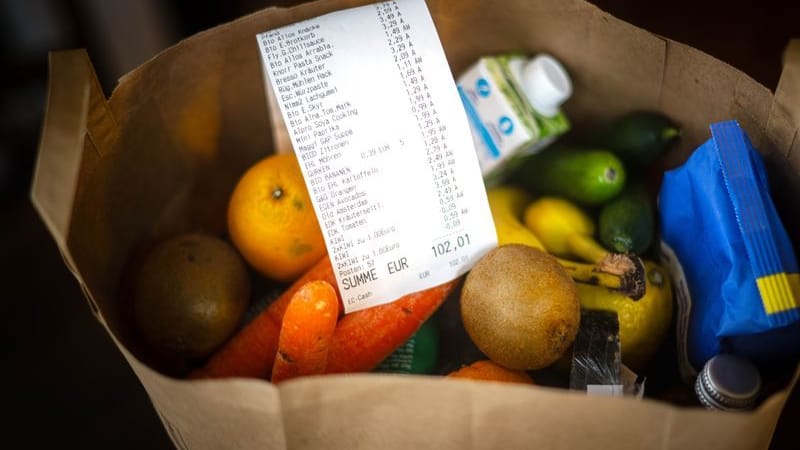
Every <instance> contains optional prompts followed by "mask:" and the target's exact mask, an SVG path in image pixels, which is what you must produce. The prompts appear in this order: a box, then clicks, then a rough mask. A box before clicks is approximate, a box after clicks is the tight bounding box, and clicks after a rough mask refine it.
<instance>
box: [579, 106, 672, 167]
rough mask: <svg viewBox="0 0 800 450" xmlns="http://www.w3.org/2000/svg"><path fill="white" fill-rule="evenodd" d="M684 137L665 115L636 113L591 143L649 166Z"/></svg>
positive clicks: (604, 131) (608, 128)
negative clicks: (681, 136)
mask: <svg viewBox="0 0 800 450" xmlns="http://www.w3.org/2000/svg"><path fill="white" fill-rule="evenodd" d="M680 134H681V130H680V129H679V128H678V126H677V125H675V124H674V123H673V122H672V121H671V120H670V119H669V118H668V117H666V116H664V115H663V114H661V113H657V112H651V111H634V112H631V113H628V114H626V115H624V116H622V117H620V118H618V119H616V120H614V121H613V122H611V123H610V124H609V125H608V126H606V128H604V129H602V130H601V131H599V132H598V133H597V134H596V135H594V136H593V137H592V138H590V139H589V141H588V144H589V145H592V146H600V147H604V148H607V149H609V150H611V151H612V152H614V153H615V154H617V155H619V157H620V158H622V160H623V161H625V162H626V163H631V164H635V165H640V166H646V165H649V164H651V163H652V162H653V161H655V160H656V158H658V157H659V156H661V155H662V154H663V153H664V152H665V151H666V150H667V149H669V148H670V147H671V146H672V145H673V144H674V143H675V142H676V141H677V140H678V138H679V137H680Z"/></svg>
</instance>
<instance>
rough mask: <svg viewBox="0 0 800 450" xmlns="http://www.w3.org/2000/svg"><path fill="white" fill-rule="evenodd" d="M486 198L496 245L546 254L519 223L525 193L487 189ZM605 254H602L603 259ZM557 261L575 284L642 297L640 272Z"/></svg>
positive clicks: (609, 266)
mask: <svg viewBox="0 0 800 450" xmlns="http://www.w3.org/2000/svg"><path fill="white" fill-rule="evenodd" d="M487 197H488V199H489V208H490V209H491V211H492V218H493V219H494V224H495V229H496V230H497V241H498V244H499V245H505V244H525V245H529V246H531V247H534V248H537V249H539V250H542V251H547V248H546V246H545V245H543V243H542V241H541V240H540V239H539V237H538V236H537V235H536V234H535V233H534V232H533V231H531V229H530V228H528V227H526V226H525V224H523V223H522V221H521V217H522V214H523V211H524V210H525V207H526V206H527V205H528V204H529V203H530V197H529V196H528V194H527V193H526V192H525V191H523V190H521V189H519V188H516V187H511V186H499V187H494V188H491V189H489V190H488V191H487ZM592 226H593V225H592ZM607 253H608V252H604V256H605V255H606V254H607ZM558 261H559V263H561V265H562V266H563V267H564V268H565V269H566V270H567V271H568V272H569V273H570V274H571V275H572V278H573V279H574V280H575V281H577V282H580V283H588V284H595V285H599V286H604V287H607V288H609V289H613V290H616V291H619V292H621V293H624V294H625V295H628V296H630V297H633V298H639V297H641V296H642V295H644V286H645V283H644V280H643V279H642V278H643V276H642V274H643V272H644V270H643V269H642V270H640V271H639V274H638V277H637V276H635V275H632V271H619V270H617V269H618V268H617V266H614V265H607V264H594V265H593V264H584V263H579V262H575V261H569V260H566V259H563V258H558Z"/></svg>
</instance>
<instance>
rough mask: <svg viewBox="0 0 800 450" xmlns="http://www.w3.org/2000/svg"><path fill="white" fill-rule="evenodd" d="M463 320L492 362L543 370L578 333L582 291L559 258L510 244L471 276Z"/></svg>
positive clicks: (481, 263) (466, 283)
mask: <svg viewBox="0 0 800 450" xmlns="http://www.w3.org/2000/svg"><path fill="white" fill-rule="evenodd" d="M461 319H462V321H463V323H464V329H465V330H466V331H467V334H468V335H469V337H470V338H471V339H472V341H473V342H474V343H475V345H476V346H477V347H478V348H479V349H480V350H481V351H482V352H483V353H484V354H485V355H486V356H488V357H489V359H491V360H492V361H494V362H496V363H498V364H500V365H502V366H505V367H507V368H509V369H516V370H536V369H541V368H543V367H547V366H548V365H550V364H552V363H553V362H554V361H555V360H556V359H558V358H559V357H560V356H561V355H562V354H563V353H564V351H565V350H566V349H567V348H569V347H570V345H572V341H573V340H574V339H575V335H576V334H577V333H578V324H579V322H580V304H579V301H578V292H577V290H576V288H575V282H573V281H572V278H570V276H569V274H567V272H566V271H565V270H564V268H563V267H561V265H559V263H558V261H557V260H556V259H555V258H554V257H553V256H550V255H548V254H547V253H545V252H543V251H541V250H537V249H535V248H533V247H529V246H527V245H519V244H509V245H504V246H501V247H498V248H496V249H494V250H492V251H490V252H489V253H487V254H486V256H484V257H483V258H481V260H480V261H478V263H477V264H475V266H474V267H473V268H472V270H471V271H470V272H469V274H467V277H466V280H464V286H463V288H462V290H461Z"/></svg>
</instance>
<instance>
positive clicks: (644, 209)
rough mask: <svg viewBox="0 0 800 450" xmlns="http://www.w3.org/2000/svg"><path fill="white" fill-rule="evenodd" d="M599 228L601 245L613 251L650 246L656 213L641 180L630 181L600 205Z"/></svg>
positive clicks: (630, 250) (640, 250)
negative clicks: (625, 186) (628, 184)
mask: <svg viewBox="0 0 800 450" xmlns="http://www.w3.org/2000/svg"><path fill="white" fill-rule="evenodd" d="M598 231H599V234H600V242H601V243H602V244H603V246H605V247H606V248H607V249H609V250H611V251H614V252H618V253H635V254H637V255H641V254H642V253H644V252H645V251H646V250H647V249H648V248H649V247H650V244H651V243H652V242H653V234H654V233H655V217H654V213H653V205H652V203H651V201H650V198H649V196H648V195H647V190H646V189H645V188H644V186H643V185H642V184H641V183H632V184H631V186H628V187H627V188H626V189H625V190H624V191H623V192H622V194H620V196H619V197H617V198H616V199H614V200H612V201H611V202H609V203H608V204H606V205H605V206H603V208H602V209H601V210H600V215H599V218H598Z"/></svg>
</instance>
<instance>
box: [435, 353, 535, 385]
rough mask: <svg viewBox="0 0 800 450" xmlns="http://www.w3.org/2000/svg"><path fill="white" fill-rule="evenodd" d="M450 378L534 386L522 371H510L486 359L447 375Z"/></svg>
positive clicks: (531, 380)
mask: <svg viewBox="0 0 800 450" xmlns="http://www.w3.org/2000/svg"><path fill="white" fill-rule="evenodd" d="M447 376H448V377H450V378H467V379H470V380H485V381H502V382H506V383H522V384H534V382H533V379H532V378H531V377H530V376H528V374H527V373H525V372H524V371H522V370H511V369H506V368H505V367H503V366H501V365H499V364H496V363H494V362H492V361H490V360H488V359H484V360H481V361H475V362H474V363H472V364H470V365H468V366H464V367H462V368H460V369H458V370H456V371H455V372H452V373H450V374H449V375H447Z"/></svg>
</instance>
